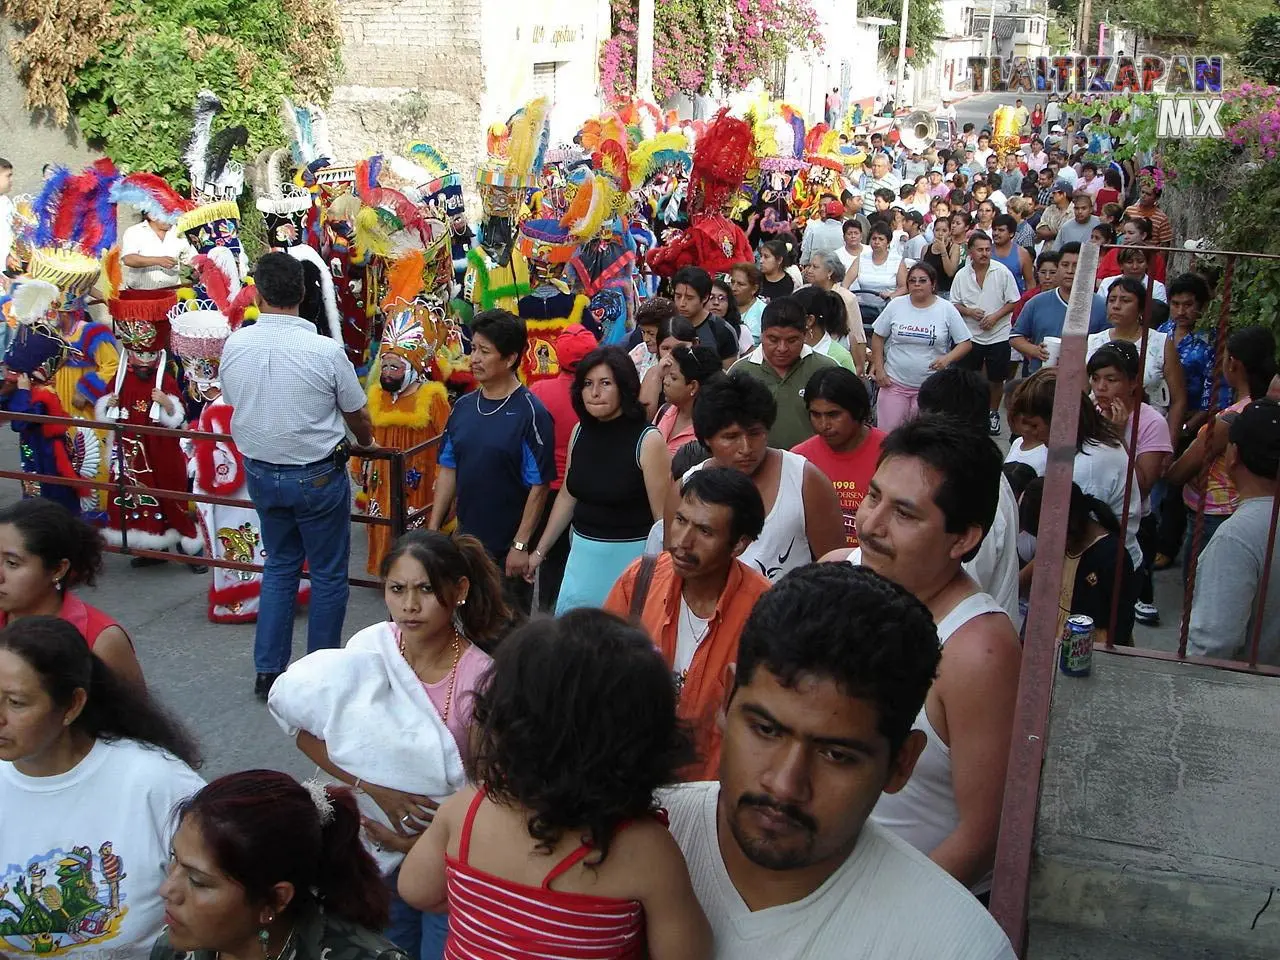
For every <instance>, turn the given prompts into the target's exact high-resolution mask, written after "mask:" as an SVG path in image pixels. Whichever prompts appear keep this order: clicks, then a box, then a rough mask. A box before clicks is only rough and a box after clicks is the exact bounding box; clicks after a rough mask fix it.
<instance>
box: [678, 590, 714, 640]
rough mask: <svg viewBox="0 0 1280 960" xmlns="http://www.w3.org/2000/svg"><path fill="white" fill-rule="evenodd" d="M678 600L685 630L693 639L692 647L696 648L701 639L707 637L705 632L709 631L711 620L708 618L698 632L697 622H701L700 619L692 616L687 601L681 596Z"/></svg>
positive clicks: (691, 610) (691, 609)
mask: <svg viewBox="0 0 1280 960" xmlns="http://www.w3.org/2000/svg"><path fill="white" fill-rule="evenodd" d="M680 600H681V601H682V602H681V604H680V608H681V609H680V615H681V617H683V618H684V622H685V629H686V630H688V632H689V636H690V637H692V638H693V645H694V646H695V647H696V646H697V645H698V644H700V643H702V641H703V638H704V637H706V635H707V631H708V630H710V629H711V618H710V617H708V618H707V619H706V620H705V621H703V623H702V629H701V630H699V629H698V621H699V620H702V618H701V617H695V616H694V614H693V607H691V606H690V605H689V601H688V600H686V599H685V598H684V596H683V595H682V596H681V597H680Z"/></svg>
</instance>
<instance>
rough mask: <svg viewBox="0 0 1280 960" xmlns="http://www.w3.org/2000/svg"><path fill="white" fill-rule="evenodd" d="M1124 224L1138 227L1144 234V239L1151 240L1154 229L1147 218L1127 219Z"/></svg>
mask: <svg viewBox="0 0 1280 960" xmlns="http://www.w3.org/2000/svg"><path fill="white" fill-rule="evenodd" d="M1124 222H1125V223H1132V224H1133V225H1134V226H1136V227H1137V228H1138V229H1139V230H1140V231H1141V232H1142V239H1144V240H1150V239H1151V231H1152V229H1153V228H1152V226H1151V220H1150V219H1148V218H1147V217H1125V218H1124Z"/></svg>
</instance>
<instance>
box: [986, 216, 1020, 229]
mask: <svg viewBox="0 0 1280 960" xmlns="http://www.w3.org/2000/svg"><path fill="white" fill-rule="evenodd" d="M996 227H1004V228H1005V229H1006V230H1008V231H1009V232H1010V233H1017V231H1018V221H1017V220H1015V219H1014V218H1013V216H1012V215H1011V214H1008V213H1000V214H996V217H995V219H993V220H992V221H991V229H992V230H994V229H995V228H996Z"/></svg>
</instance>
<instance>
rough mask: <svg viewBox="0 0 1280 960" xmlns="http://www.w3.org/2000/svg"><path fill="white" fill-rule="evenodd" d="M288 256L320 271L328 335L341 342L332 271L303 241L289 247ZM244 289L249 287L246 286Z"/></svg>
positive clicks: (340, 323)
mask: <svg viewBox="0 0 1280 960" xmlns="http://www.w3.org/2000/svg"><path fill="white" fill-rule="evenodd" d="M288 252H289V256H291V257H293V259H295V260H298V261H300V262H303V263H310V264H312V265H313V266H315V267H316V268H317V269H318V270H319V271H320V294H321V296H322V297H323V299H324V320H325V326H326V327H327V328H328V330H329V337H330V338H331V339H333V340H336V341H338V343H342V321H341V319H340V318H339V316H338V295H337V293H336V291H335V290H334V288H333V273H332V272H330V270H329V268H328V266H327V265H326V264H325V262H324V261H323V260H322V259H321V258H320V254H318V253H317V252H316V250H315V248H314V247H309V246H307V245H306V244H305V243H300V244H298V245H297V246H293V247H290V248H289V251H288ZM245 289H246V290H249V289H251V288H249V287H246V288H245Z"/></svg>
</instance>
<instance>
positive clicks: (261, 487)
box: [244, 457, 351, 673]
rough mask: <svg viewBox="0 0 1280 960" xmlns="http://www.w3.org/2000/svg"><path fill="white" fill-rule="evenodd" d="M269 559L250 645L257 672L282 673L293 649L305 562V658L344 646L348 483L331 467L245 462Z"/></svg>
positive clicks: (343, 473)
mask: <svg viewBox="0 0 1280 960" xmlns="http://www.w3.org/2000/svg"><path fill="white" fill-rule="evenodd" d="M244 468H245V475H246V478H247V482H248V486H249V499H250V500H252V501H253V505H254V506H255V507H256V508H257V510H258V519H259V520H260V521H261V524H262V548H263V551H264V552H265V553H266V555H267V558H266V562H265V563H264V567H265V568H266V569H265V571H264V572H263V575H262V599H261V600H260V601H259V607H258V628H257V633H256V636H255V638H254V644H253V662H254V666H255V667H256V668H257V671H258V673H282V672H283V671H284V669H285V667H287V666H288V665H289V655H290V654H291V653H292V651H293V614H294V610H295V608H296V605H297V602H298V581H299V579H300V577H301V574H302V564H303V561H306V563H307V565H308V566H309V568H310V574H311V609H310V612H309V615H308V617H307V652H308V653H310V652H312V651H314V650H321V649H325V648H333V647H339V646H341V645H342V621H343V618H344V617H345V616H346V612H347V595H348V593H349V591H350V588H349V587H348V586H347V564H348V561H349V559H350V555H351V484H350V481H349V480H348V479H347V472H346V470H344V469H343V468H342V467H340V466H338V465H337V464H335V463H332V462H322V463H313V464H308V465H306V466H282V465H277V464H271V463H262V462H261V461H258V460H250V459H248V458H247V457H246V458H245V462H244Z"/></svg>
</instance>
